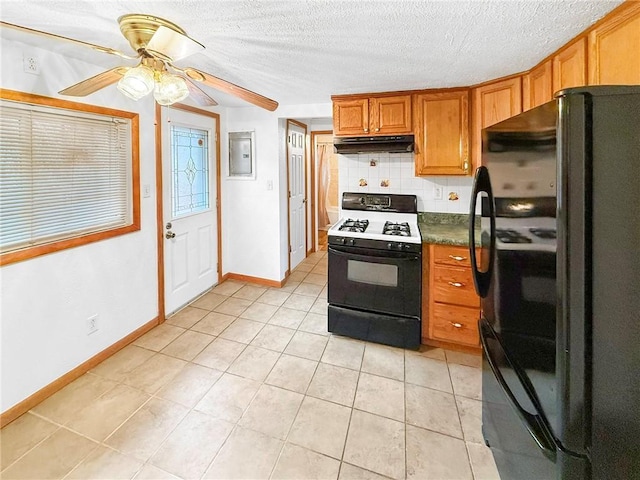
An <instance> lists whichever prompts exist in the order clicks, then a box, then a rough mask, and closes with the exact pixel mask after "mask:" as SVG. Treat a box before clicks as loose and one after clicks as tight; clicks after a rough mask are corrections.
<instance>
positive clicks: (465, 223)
mask: <svg viewBox="0 0 640 480" xmlns="http://www.w3.org/2000/svg"><path fill="white" fill-rule="evenodd" d="M476 225H478V226H479V225H480V222H476ZM418 227H419V228H420V235H421V236H422V243H435V244H438V245H455V246H460V247H467V246H469V215H466V214H461V213H433V212H420V214H419V215H418ZM476 246H477V247H479V246H480V230H479V229H476Z"/></svg>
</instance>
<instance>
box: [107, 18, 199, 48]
mask: <svg viewBox="0 0 640 480" xmlns="http://www.w3.org/2000/svg"><path fill="white" fill-rule="evenodd" d="M118 23H119V24H120V31H121V32H122V35H124V37H125V38H126V39H127V40H128V41H129V45H131V48H133V49H134V50H135V51H136V52H139V51H140V50H144V49H146V48H147V45H148V43H149V41H150V40H151V37H153V34H154V33H156V30H158V28H159V27H167V28H170V29H171V30H174V31H176V32H178V33H180V34H182V35H185V36H186V35H187V33H186V32H185V31H184V30H183V29H182V28H180V27H179V26H178V25H176V24H175V23H173V22H170V21H168V20H165V19H164V18H160V17H154V16H151V15H144V14H140V13H133V14H129V15H123V16H121V17H120V18H118Z"/></svg>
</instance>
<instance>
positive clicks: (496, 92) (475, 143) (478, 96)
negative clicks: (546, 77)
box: [471, 76, 522, 167]
mask: <svg viewBox="0 0 640 480" xmlns="http://www.w3.org/2000/svg"><path fill="white" fill-rule="evenodd" d="M471 92H472V93H471V94H472V102H473V103H472V106H471V109H472V123H471V127H472V128H471V142H472V143H471V148H472V155H473V163H474V164H475V166H476V167H477V166H479V165H480V162H481V159H482V129H483V128H485V127H489V126H491V125H493V124H495V123H498V122H500V121H502V120H506V119H507V118H509V117H513V116H514V115H517V114H519V113H522V77H520V76H518V77H513V78H508V79H506V80H502V81H499V82H494V83H489V84H486V85H483V86H481V87H477V88H474V89H473V90H472V91H471Z"/></svg>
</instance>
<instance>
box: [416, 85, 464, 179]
mask: <svg viewBox="0 0 640 480" xmlns="http://www.w3.org/2000/svg"><path fill="white" fill-rule="evenodd" d="M413 108H414V122H413V125H414V134H415V139H416V151H415V153H414V159H415V165H416V175H418V176H419V175H468V174H469V173H470V171H471V169H470V162H469V93H468V91H466V90H465V91H457V92H443V93H425V94H419V95H415V96H414V99H413Z"/></svg>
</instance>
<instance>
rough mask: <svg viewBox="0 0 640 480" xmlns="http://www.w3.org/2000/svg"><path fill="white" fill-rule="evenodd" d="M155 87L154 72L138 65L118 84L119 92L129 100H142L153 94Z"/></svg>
mask: <svg viewBox="0 0 640 480" xmlns="http://www.w3.org/2000/svg"><path fill="white" fill-rule="evenodd" d="M154 85H155V82H154V80H153V70H151V69H150V68H149V67H146V66H144V65H138V66H137V67H135V68H130V69H129V70H128V71H127V73H125V74H124V76H123V77H122V78H121V79H120V81H119V82H118V90H120V91H121V92H122V93H124V94H125V95H126V96H127V97H129V98H132V99H134V100H140V99H141V98H142V97H144V96H145V95H148V94H149V93H151V90H153V86H154Z"/></svg>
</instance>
